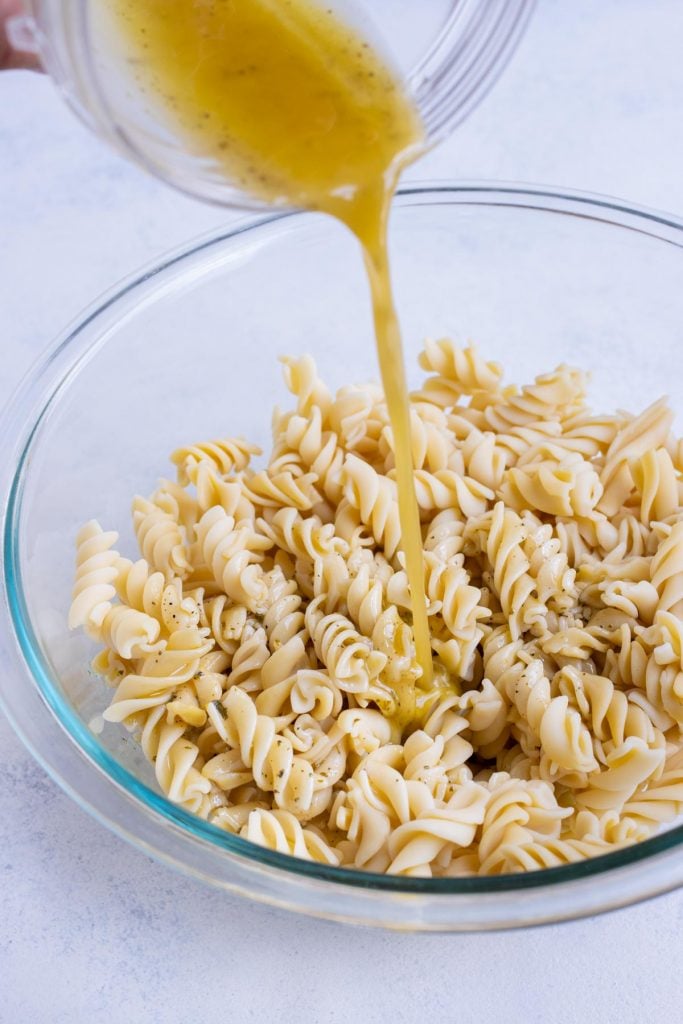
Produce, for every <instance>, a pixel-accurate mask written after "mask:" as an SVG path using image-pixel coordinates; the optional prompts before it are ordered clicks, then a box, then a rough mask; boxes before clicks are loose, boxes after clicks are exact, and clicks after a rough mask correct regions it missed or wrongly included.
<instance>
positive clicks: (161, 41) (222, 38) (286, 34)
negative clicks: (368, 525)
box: [116, 0, 432, 720]
mask: <svg viewBox="0 0 683 1024" xmlns="http://www.w3.org/2000/svg"><path fill="white" fill-rule="evenodd" d="M116 13H117V16H118V17H119V20H120V23H121V25H122V28H123V32H124V39H125V42H126V45H127V46H129V47H130V48H131V51H132V52H131V66H132V67H134V69H135V70H134V73H135V75H136V76H137V80H138V85H139V86H140V87H141V88H143V89H144V90H146V92H147V93H148V94H149V95H150V96H151V97H153V98H155V99H157V100H161V101H162V102H163V105H164V108H165V109H166V110H167V112H168V114H169V115H171V117H172V122H171V123H172V124H173V125H175V126H177V127H178V128H179V129H180V131H181V132H182V134H183V138H184V142H185V144H186V145H187V146H188V148H190V149H191V150H192V151H194V152H195V153H196V154H197V155H199V156H201V157H202V158H205V159H210V160H212V162H213V163H214V165H215V166H216V167H217V168H218V170H219V173H220V174H221V175H222V176H224V177H226V178H228V179H229V180H230V181H231V182H233V183H235V184H236V185H238V186H239V187H241V188H242V189H244V190H245V191H248V192H250V193H252V194H254V195H257V196H259V197H260V198H263V199H265V200H267V201H268V202H271V203H284V204H287V205H292V206H298V207H304V208H307V209H310V210H320V211H323V212H325V213H329V214H332V215H333V216H335V217H337V218H338V219H339V220H341V221H343V222H344V223H345V224H346V225H348V227H349V228H350V229H351V230H352V231H353V232H354V234H355V235H356V236H357V238H358V240H359V241H360V243H361V245H362V247H363V252H364V257H365V263H366V267H367V271H368V278H369V281H370V286H371V293H372V305H373V314H374V324H375V333H376V339H377V350H378V354H379V363H380V369H381V374H382V381H383V385H384V390H385V394H386V399H387V405H388V411H389V416H390V420H391V425H392V430H393V436H394V449H395V460H396V480H397V484H398V500H399V512H400V522H401V531H402V547H403V551H404V554H405V559H406V571H407V575H408V579H409V584H410V591H411V603H412V613H413V633H414V639H415V647H416V657H417V661H418V663H419V665H420V667H421V669H422V678H421V686H423V687H425V686H426V687H428V686H429V684H430V683H431V679H432V660H431V645H430V639H429V627H428V622H427V613H426V601H425V594H424V571H423V561H422V539H421V533H420V520H419V512H418V507H417V501H416V498H415V488H414V481H413V466H412V454H411V445H410V416H409V405H408V396H407V391H406V383H405V373H404V364H403V356H402V347H401V338H400V333H399V327H398V321H397V317H396V310H395V307H394V302H393V297H392V293H391V287H390V280H389V268H388V262H387V248H386V223H387V214H388V208H389V204H390V201H391V197H392V195H393V192H394V189H395V185H396V181H397V178H398V175H399V174H400V172H401V170H402V169H403V167H405V165H406V164H407V163H409V162H411V161H412V160H413V159H414V158H415V157H416V156H417V155H418V153H419V152H420V150H421V148H422V142H423V132H422V127H421V124H420V120H419V117H418V114H417V112H416V110H415V108H414V106H413V104H412V103H411V102H410V100H409V98H408V97H407V96H406V95H405V92H404V91H403V90H402V88H401V86H400V84H399V83H398V82H397V80H396V78H395V76H394V75H393V74H392V72H391V71H390V70H389V69H388V68H387V67H386V66H385V65H384V63H383V62H382V61H381V60H380V58H379V57H378V55H377V54H376V53H375V52H374V50H373V48H372V47H371V46H370V45H369V44H368V43H367V42H365V41H364V40H363V39H362V38H361V37H360V36H359V35H358V34H357V33H356V32H355V31H353V30H352V29H350V28H349V27H347V26H346V25H344V24H343V23H342V22H341V21H340V20H339V18H338V17H337V16H336V15H335V14H334V13H333V12H332V11H330V10H327V9H325V8H324V7H320V6H318V5H317V4H316V3H314V2H311V0H174V2H173V3H172V4H169V3H168V0H116ZM397 696H398V699H399V705H400V708H401V711H400V715H401V717H404V718H405V719H406V720H409V719H410V718H411V717H412V712H411V706H412V705H413V704H414V701H415V693H414V685H413V683H412V681H411V682H410V683H407V684H406V686H405V687H404V692H399V693H398V694H397Z"/></svg>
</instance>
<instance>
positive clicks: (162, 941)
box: [0, 0, 683, 1024]
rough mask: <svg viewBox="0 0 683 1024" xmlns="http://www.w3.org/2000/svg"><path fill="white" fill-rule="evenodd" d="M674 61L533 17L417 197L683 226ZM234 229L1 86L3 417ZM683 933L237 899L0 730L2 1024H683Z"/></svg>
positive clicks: (607, 13) (617, 1)
mask: <svg viewBox="0 0 683 1024" xmlns="http://www.w3.org/2000/svg"><path fill="white" fill-rule="evenodd" d="M424 2H425V3H426V2H429V0H424ZM682 40H683V4H681V2H680V0H648V2H645V0H540V5H539V10H538V12H537V14H536V16H535V20H534V21H533V23H532V25H531V28H530V30H529V33H528V35H527V37H526V39H525V40H524V41H523V43H522V46H521V48H520V50H519V52H518V54H517V55H516V57H515V59H514V61H513V64H512V65H511V66H510V68H509V69H508V70H507V72H506V74H505V76H504V77H503V79H502V80H501V82H499V84H498V85H497V86H496V88H495V90H494V92H493V93H492V94H491V95H490V97H489V98H488V99H487V100H486V101H485V102H484V104H483V105H482V107H481V108H480V109H479V110H478V111H477V112H476V113H475V114H474V115H473V117H472V118H471V119H470V121H469V122H468V123H467V124H466V125H464V126H463V127H462V128H461V129H460V131H459V132H458V134H457V137H456V138H454V139H452V140H451V141H450V142H449V143H448V144H446V145H444V146H442V147H441V148H440V150H438V151H437V152H435V153H433V154H431V155H430V157H429V158H428V159H427V160H425V161H424V163H423V165H422V166H421V167H420V168H418V170H417V173H418V174H419V175H420V176H421V177H457V178H502V179H509V180H511V179H518V180H524V181H535V182H543V183H547V184H553V185H569V186H572V187H575V188H583V189H588V190H591V191H596V192H603V193H611V194H613V195H618V196H624V197H627V198H629V199H631V200H634V201H636V202H640V203H644V204H647V205H650V206H655V207H661V208H664V209H669V210H672V211H677V212H679V213H681V212H683V132H682V131H681V111H682V109H683V61H681V41H682ZM224 220H225V215H224V214H222V213H221V212H220V211H216V210H213V209H208V208H204V207H201V206H199V205H197V204H195V203H192V202H191V201H189V200H186V199H183V198H181V197H178V196H176V195H174V194H173V193H172V192H171V191H169V190H168V189H166V188H164V187H162V186H161V185H159V184H157V183H156V182H155V181H153V180H151V179H149V178H146V177H145V176H143V174H142V173H140V172H138V171H137V170H135V169H133V168H131V167H128V166H126V165H125V164H124V163H123V162H122V161H121V160H119V159H118V158H117V157H116V156H114V155H113V154H112V153H111V152H109V151H108V150H106V149H105V148H104V147H103V146H102V145H101V144H100V143H99V142H98V141H97V140H95V139H93V138H91V137H89V136H88V135H87V133H86V132H85V130H84V129H83V128H82V127H81V126H80V125H79V124H78V123H77V122H76V121H75V120H74V118H73V117H72V116H71V115H70V114H69V113H68V112H67V110H66V109H65V107H64V106H63V105H62V103H61V101H60V100H59V99H58V98H57V96H56V94H55V91H54V89H53V87H52V86H51V84H50V83H49V82H48V81H47V80H45V79H42V78H39V77H37V76H31V75H28V74H23V73H11V74H10V73H7V74H3V75H0V356H1V361H0V403H3V402H4V401H5V400H6V398H7V396H8V395H9V393H10V391H11V390H12V388H13V387H14V385H15V383H16V382H17V380H18V379H19V377H20V376H21V374H23V372H24V371H25V370H26V368H27V367H28V366H29V364H30V363H31V362H32V361H33V360H34V359H35V358H36V357H37V356H38V355H39V353H40V352H41V351H42V350H43V349H44V348H45V346H46V345H48V344H49V343H50V341H51V340H52V338H53V336H54V335H55V334H56V333H57V331H58V330H59V329H61V327H62V326H63V325H64V324H65V323H66V322H67V321H68V320H69V319H70V318H71V317H73V316H75V315H76V314H77V313H78V311H79V309H80V308H81V307H82V306H83V305H85V304H86V303H89V302H90V301H91V300H92V299H93V298H94V297H95V296H96V295H97V294H98V293H99V292H100V291H101V290H102V289H104V288H106V287H108V286H109V285H111V284H112V283H113V282H115V281H116V280H117V279H118V278H120V277H122V276H123V275H125V274H127V273H128V272H129V271H130V270H131V269H133V268H134V267H135V266H136V265H138V264H140V263H142V262H145V261H147V260H149V259H151V258H153V257H154V256H156V255H158V254H160V253H161V252H163V251H164V250H165V249H167V248H168V247H169V246H174V245H177V244H179V243H181V242H182V241H184V240H185V239H187V238H188V237H190V236H192V235H194V234H197V233H199V232H201V231H204V230H206V229H207V228H209V227H211V226H213V225H215V224H218V223H220V222H221V221H224ZM1 443H2V442H1V441H0V444H1ZM17 683H18V684H19V681H18V680H17ZM682 929H683V893H678V894H674V895H670V896H666V897H663V898H660V899H658V900H656V901H653V902H651V903H648V904H644V905H642V906H638V907H635V908H632V909H629V910H624V911H620V912H618V913H614V914H611V915H607V916H604V917H600V918H596V919H590V920H585V921H581V922H578V923H574V924H565V925H560V926H554V927H549V928H545V929H540V930H533V931H524V932H516V933H509V934H499V935H472V936H467V935H462V936H439V935H434V936H408V935H398V934H387V933H381V932H373V931H362V930H355V931H354V930H351V929H349V928H343V927H341V926H337V925H332V924H326V923H321V922H317V921H310V920H307V919H304V918H299V917H295V916H293V915H290V914H287V913H284V912H280V911H274V910H270V909H267V908H264V907H261V906H257V905H253V904H250V903H247V902H244V901H242V900H239V899H237V898H230V897H227V896H225V895H222V894H219V893H217V892H214V891H211V890H209V889H205V888H202V887H200V886H199V885H197V884H195V883H193V882H191V881H188V880H186V879H184V878H182V877H180V876H178V875H175V874H173V873H172V872H171V871H169V870H168V869H166V868H164V867H162V866H160V865H158V864H156V863H153V862H151V861H150V860H149V859H147V858H146V857H145V856H144V855H143V854H142V853H139V852H138V851H136V850H134V849H132V848H131V847H129V846H128V845H126V843H124V842H123V841H122V840H120V839H118V838H116V837H115V836H113V835H111V834H110V833H109V832H107V831H105V830H104V829H103V828H102V827H101V826H100V825H99V824H98V823H97V822H95V821H94V820H92V819H90V818H89V817H88V816H87V815H86V814H85V813H84V812H82V811H81V810H79V808H78V807H76V806H75V805H74V804H73V803H72V802H71V801H70V800H69V799H68V798H67V797H66V796H65V795H64V794H63V793H62V792H61V791H60V790H59V789H58V788H57V786H56V785H54V784H53V783H52V782H51V781H50V780H49V779H48V778H47V777H46V776H45V775H44V773H43V772H42V770H41V769H40V768H38V767H37V766H36V765H35V764H34V763H33V761H32V760H31V758H30V756H29V755H28V754H27V753H26V751H25V750H24V749H23V747H22V746H21V744H20V743H19V741H18V740H17V739H16V738H15V737H14V735H13V733H12V732H11V730H10V728H9V726H8V725H7V723H6V722H5V721H4V720H3V719H1V718H0V1022H1V1024H25V1022H26V1024H29V1022H30V1024H43V1022H45V1024H74V1022H76V1024H79V1022H81V1021H87V1022H88V1024H94V1022H98V1021H107V1022H110V1024H112V1022H113V1024H118V1022H124V1021H125V1022H127V1021H130V1022H135V1024H147V1022H155V1024H156V1022H164V1024H175V1022H186V1021H192V1022H195V1021H198V1022H199V1021H201V1022H203V1021H205V1020H230V1021H235V1022H240V1024H241V1022H242V1021H251V1020H253V1021H266V1020H267V1021H271V1022H280V1021H282V1022H290V1021H293V1020H299V1021H301V1022H303V1024H309V1022H321V1024H322V1022H330V1024H336V1022H339V1024H341V1022H344V1024H349V1022H351V1024H355V1022H356V1021H363V1022H367V1024H373V1022H375V1021H380V1020H381V1021H390V1022H395V1024H400V1022H412V1021H418V1020H419V1021H422V1020H425V1021H426V1020H430V1021H439V1022H440V1021H458V1022H463V1024H468V1022H469V1021H475V1020H476V1021H478V1022H482V1024H489V1022H491V1024H493V1022H499V1021H501V1022H502V1021H511V1022H513V1024H517V1022H521V1021H524V1022H525V1024H537V1022H538V1024H546V1022H553V1024H570V1022H571V1024H573V1022H580V1021H584V1020H586V1021H588V1020H590V1021H597V1022H599V1024H603V1022H607V1024H611V1022H612V1021H619V1024H635V1022H642V1021H654V1020H675V1019H677V1018H678V1016H679V1015H680V992H681V983H680V973H679V970H678V966H677V965H678V963H679V960H680V956H679V950H680V938H681V930H682Z"/></svg>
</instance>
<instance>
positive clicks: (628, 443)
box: [70, 340, 683, 876]
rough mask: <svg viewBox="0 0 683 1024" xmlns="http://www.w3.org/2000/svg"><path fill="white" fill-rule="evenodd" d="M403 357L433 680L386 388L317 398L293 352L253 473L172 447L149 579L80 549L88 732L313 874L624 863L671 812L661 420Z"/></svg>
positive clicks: (116, 560) (446, 346)
mask: <svg viewBox="0 0 683 1024" xmlns="http://www.w3.org/2000/svg"><path fill="white" fill-rule="evenodd" d="M419 361H420V365H421V367H422V368H423V369H424V370H425V371H426V374H427V375H426V377H425V379H424V381H423V384H422V387H421V389H420V390H419V391H418V392H416V393H414V394H413V395H412V396H411V407H412V408H411V416H412V448H413V459H414V465H415V485H416V490H417V499H418V503H419V507H420V512H421V518H422V523H423V537H424V570H425V591H426V596H427V601H428V605H429V607H428V612H429V624H430V629H431V638H432V648H433V657H434V681H433V684H432V685H431V686H430V687H429V688H424V687H421V686H420V679H419V675H420V672H419V669H418V668H417V666H416V662H415V657H414V648H413V639H412V633H411V626H410V623H411V616H410V610H409V609H410V601H409V593H408V586H407V580H406V574H405V571H404V567H403V557H402V553H401V531H400V527H399V519H398V510H397V497H396V484H395V480H394V468H393V467H394V452H393V442H392V433H391V429H390V426H389V422H388V416H387V409H386V405H385V401H384V396H383V393H382V391H381V389H379V388H378V387H376V386H374V385H367V386H358V387H356V386H348V387H342V388H341V389H340V390H339V391H338V392H337V393H336V394H334V395H333V394H332V393H331V392H330V391H329V390H328V388H327V387H326V386H325V384H324V383H323V382H322V381H321V380H320V379H319V377H318V375H317V372H316V368H315V364H314V362H313V360H312V359H311V358H310V357H308V356H305V357H303V358H301V359H292V358H286V359H284V360H283V363H284V371H285V378H286V383H287V386H288V388H289V390H290V391H291V393H292V394H293V395H294V396H295V400H296V401H295V408H294V409H293V410H292V411H288V412H284V413H283V412H279V411H276V413H275V415H274V419H273V450H272V453H271V455H270V459H269V461H268V463H267V466H266V467H265V468H262V469H258V468H252V466H251V465H250V462H251V460H252V457H255V456H257V455H259V454H260V452H259V451H258V449H257V448H256V447H255V446H253V445H251V444H249V443H248V442H247V441H244V440H242V439H241V438H236V439H233V438H230V439H227V440H218V441H214V442H210V443H206V444H197V445H193V446H190V447H187V448H182V449H179V450H178V451H176V452H174V453H173V455H172V456H171V459H172V462H173V464H174V465H175V467H176V469H177V479H176V480H162V481H161V483H160V485H159V487H158V489H157V490H156V492H155V493H154V494H153V495H152V497H151V498H150V499H149V500H147V499H144V498H136V499H135V500H134V502H133V522H134V528H135V532H136V535H137V539H138V542H139V546H140V549H141V553H142V555H143V558H142V559H140V560H138V561H135V562H133V561H130V560H129V559H127V558H124V557H121V556H120V555H119V554H118V552H117V551H116V550H115V549H114V544H115V543H116V541H117V534H116V533H113V532H105V531H103V530H102V529H101V528H100V526H99V525H98V524H97V523H96V522H95V521H91V522H90V523H88V524H87V525H86V526H85V527H84V528H83V529H82V530H81V532H80V533H79V535H78V540H77V575H76V585H75V590H74V596H73V604H72V607H71V613H70V626H71V627H77V626H82V627H84V628H85V630H86V631H87V633H88V634H89V635H90V636H91V637H93V638H94V639H96V640H97V641H99V643H100V644H102V645H103V649H102V650H101V652H100V653H99V654H98V655H97V656H96V658H95V661H94V663H93V664H94V668H95V670H96V672H97V673H98V674H100V675H101V676H103V677H104V678H105V679H106V680H107V681H108V682H109V683H110V684H111V685H112V687H114V692H113V697H112V698H111V703H110V705H109V707H108V708H107V710H106V711H105V712H104V718H105V719H106V720H107V721H108V722H114V723H121V724H122V725H123V726H125V727H126V729H128V730H130V731H131V732H132V733H134V734H135V736H136V737H137V738H138V739H139V742H140V744H141V746H142V749H143V751H144V753H145V755H146V757H147V758H148V759H149V761H150V762H152V763H153V765H154V771H155V773H156V779H157V781H158V784H159V786H160V788H161V789H162V790H163V792H164V793H165V794H166V795H167V796H168V798H169V799H170V800H172V801H174V802H176V803H178V804H180V805H182V806H183V807H184V808H186V809H188V810H189V811H192V812H194V813H195V814H198V815H200V816H201V817H202V818H205V819H208V820H209V821H211V822H213V824H214V825H216V826H218V827H219V828H222V829H226V830H227V831H229V832H231V833H234V834H239V835H240V836H243V837H245V838H246V839H248V840H251V841H252V842H254V843H259V844H261V845H262V846H265V847H269V848H271V849H273V850H277V851H281V852H284V853H289V854H293V855H294V856H297V857H304V858H308V859H310V860H314V861H319V862H321V863H323V864H329V865H342V866H348V867H354V868H359V869H364V870H368V871H377V872H389V873H392V874H397V875H416V876H456V875H474V874H501V873H508V872H517V871H523V870H528V869H536V868H545V867H551V866H555V865H560V864H566V863H569V862H572V861H576V860H579V859H582V858H585V857H590V856H594V855H599V854H602V853H606V852H608V851H610V850H613V849H615V848H617V847H620V846H623V845H625V844H629V843H633V842H637V841H639V840H642V839H643V838H645V837H646V836H648V835H650V834H651V833H652V832H653V831H654V830H656V829H657V828H658V827H659V826H660V825H662V824H663V823H666V822H670V821H672V820H673V819H674V818H675V817H676V816H677V815H678V814H679V813H680V812H681V811H682V810H683V743H682V741H681V729H682V727H683V621H682V616H683V443H681V442H679V441H677V440H676V439H675V438H674V437H673V436H672V433H671V428H672V419H673V417H672V413H671V411H670V409H669V408H668V407H667V404H666V402H665V401H664V400H661V401H658V402H656V403H655V404H654V405H652V406H650V407H649V408H647V409H646V410H645V411H644V412H642V413H640V414H639V415H632V414H630V413H627V412H618V413H616V414H614V415H594V414H593V413H591V411H590V410H589V409H588V407H587V406H586V401H585V395H586V375H585V374H584V373H583V372H581V371H579V370H576V369H572V368H569V367H567V366H560V367H558V368H557V369H556V370H554V371H553V372H551V373H547V374H544V375H542V376H539V377H537V378H536V380H535V381H534V383H532V384H529V385H526V386H524V387H521V388H517V387H513V386H506V385H504V384H503V381H502V371H501V369H500V367H499V366H498V365H497V364H496V363H493V362H487V361H485V360H484V359H483V358H482V357H481V356H480V355H479V354H478V353H477V351H476V350H475V349H474V348H471V347H468V348H461V347H458V346H457V345H455V344H454V343H452V342H451V341H448V340H441V341H430V342H428V343H427V344H426V346H425V349H424V351H423V353H422V354H421V356H420V360H419ZM406 684H409V685H408V689H407V686H406ZM406 693H409V694H410V693H413V694H414V696H415V700H414V706H410V707H407V706H406V702H405V694H406ZM401 695H402V696H401ZM399 698H400V699H399Z"/></svg>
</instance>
